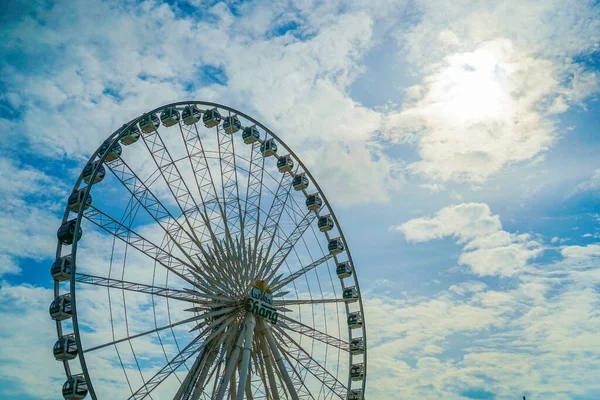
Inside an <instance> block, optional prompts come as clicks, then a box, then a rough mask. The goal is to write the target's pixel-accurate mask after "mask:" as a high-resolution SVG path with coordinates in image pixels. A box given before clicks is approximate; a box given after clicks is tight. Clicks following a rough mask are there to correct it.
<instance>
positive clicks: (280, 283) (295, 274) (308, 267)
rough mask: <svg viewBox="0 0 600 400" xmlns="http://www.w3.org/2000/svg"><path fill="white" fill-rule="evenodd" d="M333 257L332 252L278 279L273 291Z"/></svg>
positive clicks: (272, 287)
mask: <svg viewBox="0 0 600 400" xmlns="http://www.w3.org/2000/svg"><path fill="white" fill-rule="evenodd" d="M331 258H333V255H332V254H326V255H324V256H323V257H321V258H319V259H317V260H315V261H313V262H311V263H310V264H308V265H306V266H304V267H302V268H300V269H299V270H298V271H296V272H293V273H291V274H290V275H288V276H286V277H285V278H282V279H280V280H278V281H277V283H275V284H274V285H272V286H271V290H272V291H273V292H276V291H277V290H280V289H282V288H283V287H285V286H286V285H288V284H289V283H291V282H293V281H294V280H296V279H298V278H299V277H301V276H303V275H304V274H306V273H307V272H308V271H311V270H313V269H315V268H317V267H318V266H319V265H321V264H323V263H324V262H327V260H330V259H331Z"/></svg>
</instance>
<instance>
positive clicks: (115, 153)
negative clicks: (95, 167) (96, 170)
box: [98, 141, 123, 162]
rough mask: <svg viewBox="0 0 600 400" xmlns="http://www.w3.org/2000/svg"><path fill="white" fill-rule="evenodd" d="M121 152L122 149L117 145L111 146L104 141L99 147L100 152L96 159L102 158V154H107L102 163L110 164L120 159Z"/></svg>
mask: <svg viewBox="0 0 600 400" xmlns="http://www.w3.org/2000/svg"><path fill="white" fill-rule="evenodd" d="M122 152H123V148H122V147H121V145H120V144H119V143H115V144H113V145H112V146H111V145H110V142H109V141H106V142H104V143H102V146H100V150H98V157H102V156H103V155H104V153H108V154H107V155H106V158H105V159H104V161H106V162H111V161H115V160H116V159H118V158H119V157H121V153H122Z"/></svg>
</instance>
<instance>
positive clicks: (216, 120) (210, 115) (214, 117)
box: [202, 108, 221, 128]
mask: <svg viewBox="0 0 600 400" xmlns="http://www.w3.org/2000/svg"><path fill="white" fill-rule="evenodd" d="M202 122H203V123H204V126H205V127H207V128H214V127H215V126H217V125H219V124H220V123H221V114H219V110H217V109H216V108H213V109H212V110H206V111H205V112H204V116H203V117H202Z"/></svg>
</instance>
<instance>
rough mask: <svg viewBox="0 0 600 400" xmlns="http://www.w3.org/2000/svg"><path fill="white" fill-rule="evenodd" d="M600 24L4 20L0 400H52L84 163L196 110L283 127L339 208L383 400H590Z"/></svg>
mask: <svg viewBox="0 0 600 400" xmlns="http://www.w3.org/2000/svg"><path fill="white" fill-rule="evenodd" d="M599 7H600V6H599V5H598V3H597V2H595V1H586V0H582V1H577V2H572V3H567V2H564V1H559V0H539V1H517V0H515V1H512V0H506V1H501V2H496V1H476V0H461V1H453V2H447V1H439V0H413V1H385V0H371V1H360V0H356V1H335V0H333V1H327V2H319V1H287V2H286V1H277V2H266V1H264V2H261V1H256V2H235V1H234V2H216V1H202V0H190V1H182V2H179V1H170V2H166V3H160V2H154V1H125V2H117V1H96V0H94V1H87V0H86V1H83V0H72V1H29V2H16V3H15V2H13V3H11V4H10V5H9V4H8V3H6V4H4V3H3V4H2V5H0V33H1V37H2V38H3V39H2V44H0V146H2V149H3V151H2V154H1V155H0V166H1V168H0V199H1V201H2V204H3V205H4V208H3V212H2V213H1V214H0V221H1V223H0V232H1V237H2V239H3V240H2V241H1V242H2V243H0V299H1V300H2V301H1V304H2V306H0V315H1V316H2V319H3V321H4V322H3V323H2V324H1V326H0V348H2V352H1V354H0V397H2V398H6V399H13V398H14V399H16V398H19V399H50V398H56V397H57V395H58V393H59V390H60V385H61V384H62V380H63V374H62V367H61V366H60V365H59V364H57V362H56V361H54V360H53V357H52V354H51V346H52V344H53V343H54V341H55V335H56V333H55V329H54V325H53V323H52V321H51V320H50V319H49V318H48V315H47V307H48V305H49V303H50V301H51V298H52V293H51V288H52V281H51V279H50V276H49V267H50V265H51V263H52V260H53V258H54V252H55V246H56V239H55V233H56V229H57V227H58V225H59V221H60V218H61V217H62V213H63V211H64V206H65V201H66V198H67V196H68V193H69V192H70V190H71V188H72V185H73V184H74V183H75V181H76V179H77V177H78V175H79V172H80V170H81V168H82V167H83V165H84V164H85V162H86V161H87V159H88V157H89V155H90V154H91V153H92V152H93V151H94V150H95V149H96V148H97V147H98V146H99V145H100V144H101V143H102V141H103V140H104V139H105V138H106V137H108V136H109V135H110V133H112V132H113V131H114V130H115V129H117V128H118V127H119V126H121V125H122V124H123V123H124V122H126V121H129V120H131V119H132V118H134V117H136V116H138V115H140V114H141V113H143V112H145V111H147V110H149V109H153V108H156V107H158V106H160V105H162V104H166V103H169V102H173V101H180V100H184V99H197V100H206V101H214V102H217V103H222V104H227V105H230V106H233V107H235V108H237V109H239V110H241V111H243V112H246V113H247V114H249V115H252V116H253V117H255V118H256V119H258V120H259V121H261V122H263V123H265V125H267V126H269V127H271V128H272V129H273V130H274V131H275V132H276V133H277V134H278V135H279V137H280V138H281V139H282V140H283V141H285V142H286V143H287V144H288V145H289V146H290V147H291V148H292V149H294V151H295V153H296V154H298V156H299V157H300V158H301V159H302V160H303V162H304V163H305V164H306V165H307V166H308V168H309V169H310V170H311V172H312V173H313V175H314V176H315V177H316V179H317V181H318V182H319V184H320V186H321V187H322V189H323V191H324V192H325V194H326V195H327V196H328V198H329V200H330V202H331V203H332V205H333V208H334V209H335V211H336V214H337V217H338V219H339V220H340V223H341V224H342V226H343V227H344V232H345V236H346V239H347V241H348V243H349V245H350V248H351V249H352V252H353V257H354V261H355V264H356V268H357V270H358V273H359V276H360V283H361V289H362V291H363V299H364V301H365V310H366V319H367V322H368V337H369V358H370V364H369V374H368V376H369V379H368V384H367V394H368V397H369V398H370V399H393V398H407V399H411V398H427V399H435V398H446V399H488V398H489V399H509V398H512V399H517V398H521V397H522V396H523V395H527V397H528V398H533V399H535V398H547V399H575V398H576V399H596V398H598V393H600V384H599V383H598V379H597V376H598V373H599V372H600V335H599V333H600V316H599V314H598V311H597V310H598V309H599V306H600V268H598V267H600V243H599V239H600V207H599V206H598V204H599V200H600V161H599V160H600V158H599V157H598V154H600V140H599V138H598V126H599V123H600V117H598V116H599V115H600V101H599V91H600V75H599V74H600V72H599V66H600V17H599V16H600V13H599V11H600V8H599ZM102 249H103V247H102V248H99V249H96V251H97V252H99V253H100V252H101V251H102ZM90 251H92V250H90ZM32 327H35V329H32Z"/></svg>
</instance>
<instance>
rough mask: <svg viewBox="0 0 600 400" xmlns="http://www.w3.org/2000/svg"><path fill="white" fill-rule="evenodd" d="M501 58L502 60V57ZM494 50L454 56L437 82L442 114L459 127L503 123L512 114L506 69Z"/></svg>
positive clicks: (481, 50)
mask: <svg viewBox="0 0 600 400" xmlns="http://www.w3.org/2000/svg"><path fill="white" fill-rule="evenodd" d="M499 56H500V57H499ZM501 58H503V57H502V55H501V54H498V52H497V51H493V50H492V49H479V50H477V51H475V52H473V53H463V54H457V55H454V56H452V57H451V58H450V59H449V66H448V67H447V68H446V70H445V71H444V72H442V73H441V76H438V78H440V79H439V80H438V85H437V86H438V87H437V91H438V93H437V96H436V97H438V101H440V102H441V103H442V105H443V110H440V111H441V112H443V113H444V114H446V116H447V117H448V120H449V121H455V122H456V123H459V124H465V123H477V122H483V121H487V120H497V119H503V117H506V116H508V114H509V113H510V112H511V108H512V107H511V105H512V100H511V96H510V92H509V87H508V83H507V75H508V71H507V66H506V64H505V63H504V62H503V61H504V60H502V59H501Z"/></svg>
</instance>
